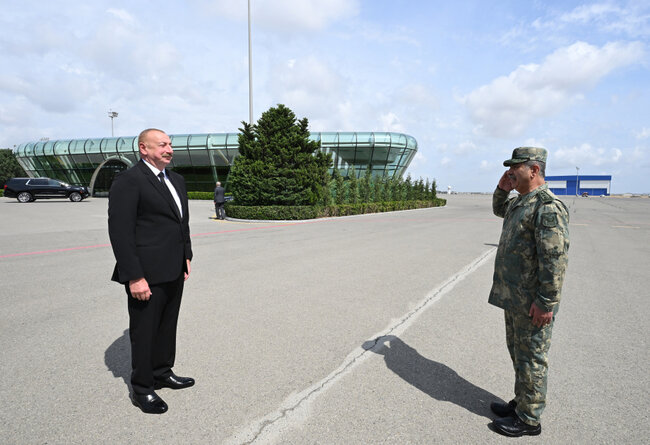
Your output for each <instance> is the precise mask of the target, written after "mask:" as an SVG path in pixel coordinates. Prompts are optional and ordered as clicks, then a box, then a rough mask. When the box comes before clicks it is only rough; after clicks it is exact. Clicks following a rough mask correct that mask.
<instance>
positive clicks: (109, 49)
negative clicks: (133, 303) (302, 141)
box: [0, 0, 650, 193]
mask: <svg viewBox="0 0 650 445" xmlns="http://www.w3.org/2000/svg"><path fill="white" fill-rule="evenodd" d="M158 3H159V4H157V5H156V6H155V7H152V6H151V5H152V4H154V3H153V2H144V1H140V0H129V1H121V0H111V1H102V0H95V1H92V2H77V1H63V0H52V1H49V2H43V1H40V0H39V1H32V0H19V1H16V0H3V2H2V6H3V14H2V15H1V16H0V26H1V29H2V30H3V32H2V34H1V35H0V60H1V66H2V69H1V70H0V147H13V146H14V145H18V144H20V143H23V142H27V141H34V140H38V139H40V138H43V137H47V138H50V139H69V138H85V137H102V136H110V131H111V126H110V119H109V117H108V111H109V109H112V110H114V111H117V112H118V113H119V116H118V117H117V118H116V119H115V134H116V136H117V135H120V136H122V135H123V136H129V135H135V134H137V133H138V132H139V131H140V130H142V129H143V128H147V127H152V126H153V127H159V128H163V129H164V130H166V131H167V132H168V133H170V134H178V133H205V132H235V131H237V129H238V128H239V127H240V126H241V124H240V122H241V121H242V120H248V52H247V51H248V40H247V2H246V1H245V0H239V1H233V0H186V1H175V2H158ZM251 3H252V16H253V88H254V92H253V99H254V119H257V118H259V116H260V115H261V113H262V112H263V111H265V110H267V109H268V108H269V107H271V106H274V105H276V104H278V103H283V104H285V105H287V106H288V107H290V108H291V109H293V110H294V111H295V113H296V114H297V115H298V117H307V118H308V119H309V121H310V129H311V130H312V131H397V132H404V133H407V134H410V135H411V136H414V137H415V138H416V139H417V141H418V144H419V151H418V154H417V156H416V158H415V159H414V161H413V162H412V163H411V166H410V167H409V170H408V171H409V173H411V175H412V176H413V177H415V178H418V177H424V178H430V179H436V181H437V183H438V187H439V189H446V188H447V186H452V188H453V189H454V190H457V191H466V192H469V191H480V192H489V191H491V190H493V188H494V186H495V185H496V183H497V181H498V179H499V177H500V176H501V174H502V172H503V171H504V167H503V166H502V162H503V160H504V159H507V158H509V156H510V153H511V152H512V149H513V148H515V147H518V146H524V145H536V146H543V147H546V148H548V149H549V152H550V155H549V160H548V166H547V174H548V175H562V174H575V172H576V166H577V167H579V168H580V174H611V175H613V180H612V192H613V193H627V192H631V193H648V192H650V107H649V105H650V72H649V71H650V70H649V68H650V64H649V61H650V59H649V51H650V49H649V47H648V43H649V41H650V1H648V0H644V1H629V2H626V1H618V2H610V1H603V2H598V1H597V2H574V1H568V0H563V1H499V2H485V1H463V0H459V1H454V2H446V1H444V2H443V1H415V0H412V1H406V0H391V1H384V0H328V1H323V0H252V1H251ZM491 3H494V4H491Z"/></svg>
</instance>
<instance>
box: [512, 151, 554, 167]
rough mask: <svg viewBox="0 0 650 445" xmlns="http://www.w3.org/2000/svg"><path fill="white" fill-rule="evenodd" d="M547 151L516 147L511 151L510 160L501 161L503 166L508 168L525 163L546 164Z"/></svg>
mask: <svg viewBox="0 0 650 445" xmlns="http://www.w3.org/2000/svg"><path fill="white" fill-rule="evenodd" d="M547 154H548V153H547V151H546V149H545V148H537V147H518V148H515V149H514V150H513V151H512V159H508V160H507V161H503V165H505V166H506V167H510V166H511V165H514V164H521V163H522V162H527V161H540V162H546V155H547Z"/></svg>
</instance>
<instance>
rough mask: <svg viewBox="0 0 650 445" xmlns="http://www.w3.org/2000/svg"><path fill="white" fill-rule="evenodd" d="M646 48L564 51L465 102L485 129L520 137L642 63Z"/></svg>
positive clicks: (581, 44)
mask: <svg viewBox="0 0 650 445" xmlns="http://www.w3.org/2000/svg"><path fill="white" fill-rule="evenodd" d="M643 56H644V49H643V45H642V44H641V43H638V42H632V43H608V44H606V45H604V46H603V47H601V48H598V47H596V46H593V45H590V44H588V43H584V42H577V43H574V44H573V45H571V46H568V47H564V48H560V49H558V50H556V51H555V52H553V53H552V54H550V55H548V56H547V57H546V59H545V60H544V62H543V63H542V64H539V65H538V64H528V65H521V66H519V67H518V68H517V69H516V70H515V71H513V72H511V73H510V74H509V75H507V76H502V77H498V78H496V79H495V80H493V81H492V82H491V83H490V84H488V85H484V86H482V87H480V88H478V89H476V90H474V91H472V92H471V93H469V94H468V95H467V96H465V97H464V98H463V99H462V101H463V103H464V104H465V106H466V107H467V111H468V112H469V114H470V117H471V119H472V120H473V121H474V123H475V124H477V125H478V126H479V128H480V129H481V130H482V131H483V132H485V133H487V134H489V135H491V136H495V137H514V136H517V135H520V134H521V133H522V132H523V131H524V130H525V129H526V128H527V127H528V126H529V125H530V124H531V123H532V122H533V121H535V120H536V119H538V118H541V117H545V116H550V115H552V114H554V113H557V112H558V111H561V110H562V109H564V108H565V107H566V106H568V105H570V104H571V103H572V102H574V101H576V100H579V99H581V98H582V94H583V92H584V91H586V90H588V89H590V88H592V87H593V86H594V85H595V84H596V83H597V82H598V81H599V80H600V79H602V78H603V77H604V76H606V75H607V74H609V73H610V72H611V71H613V70H614V69H616V68H620V67H623V66H626V65H631V64H634V63H638V62H639V61H640V60H641V59H642V57H643Z"/></svg>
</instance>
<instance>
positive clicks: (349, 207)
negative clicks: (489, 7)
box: [225, 198, 447, 220]
mask: <svg viewBox="0 0 650 445" xmlns="http://www.w3.org/2000/svg"><path fill="white" fill-rule="evenodd" d="M446 203H447V200H445V199H440V198H436V199H435V200H434V201H391V202H371V203H363V204H333V205H329V206H325V207H323V206H240V205H236V204H234V203H233V202H230V201H229V202H227V203H226V207H225V208H226V215H228V216H230V217H231V218H237V219H257V220H296V219H314V218H324V217H328V216H347V215H361V214H364V213H381V212H393V211H396V210H410V209H423V208H427V207H441V206H444V205H445V204H446Z"/></svg>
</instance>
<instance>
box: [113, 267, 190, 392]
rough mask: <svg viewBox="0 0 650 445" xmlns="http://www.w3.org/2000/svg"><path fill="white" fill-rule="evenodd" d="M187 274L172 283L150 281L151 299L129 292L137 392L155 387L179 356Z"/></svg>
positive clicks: (170, 369) (151, 389)
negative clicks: (178, 334) (178, 336)
mask: <svg viewBox="0 0 650 445" xmlns="http://www.w3.org/2000/svg"><path fill="white" fill-rule="evenodd" d="M183 284H184V274H181V275H180V277H179V278H178V279H177V280H174V281H171V282H169V283H161V284H154V285H151V284H150V285H149V289H150V290H151V297H150V298H149V300H147V301H141V300H136V299H135V298H133V297H132V296H131V292H130V290H129V285H128V284H127V285H126V293H127V298H128V307H129V336H130V338H131V368H132V371H131V387H132V388H133V392H135V393H136V394H147V393H150V392H152V391H153V390H154V387H153V386H154V380H158V379H164V378H165V377H168V376H169V375H170V374H171V372H172V367H173V366H174V360H175V359H176V326H177V324H178V312H179V310H180V307H181V297H182V295H183Z"/></svg>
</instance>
